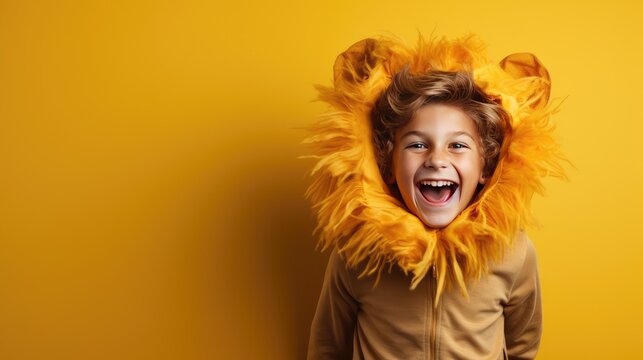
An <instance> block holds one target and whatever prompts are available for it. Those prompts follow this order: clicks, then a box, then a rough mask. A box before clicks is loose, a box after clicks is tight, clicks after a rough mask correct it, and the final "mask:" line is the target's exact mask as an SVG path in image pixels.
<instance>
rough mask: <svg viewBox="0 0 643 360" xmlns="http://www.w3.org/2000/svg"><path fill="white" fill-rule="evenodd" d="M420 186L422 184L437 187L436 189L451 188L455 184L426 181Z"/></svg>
mask: <svg viewBox="0 0 643 360" xmlns="http://www.w3.org/2000/svg"><path fill="white" fill-rule="evenodd" d="M420 184H422V185H430V186H435V187H442V186H451V185H453V182H451V181H442V180H439V181H428V180H424V181H421V182H420Z"/></svg>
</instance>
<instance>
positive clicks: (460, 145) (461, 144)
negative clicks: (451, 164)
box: [450, 143, 469, 149]
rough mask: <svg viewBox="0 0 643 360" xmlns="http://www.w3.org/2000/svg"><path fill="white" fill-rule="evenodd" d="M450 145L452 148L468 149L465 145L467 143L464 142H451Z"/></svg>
mask: <svg viewBox="0 0 643 360" xmlns="http://www.w3.org/2000/svg"><path fill="white" fill-rule="evenodd" d="M450 147H452V148H454V149H468V148H469V147H468V146H467V144H464V143H453V144H451V145H450Z"/></svg>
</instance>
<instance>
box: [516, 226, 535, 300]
mask: <svg viewBox="0 0 643 360" xmlns="http://www.w3.org/2000/svg"><path fill="white" fill-rule="evenodd" d="M510 252H511V253H512V260H511V262H512V273H513V276H512V277H513V280H512V283H513V285H512V286H511V288H512V289H515V288H516V286H518V284H520V283H523V282H525V281H530V279H537V278H538V258H537V255H536V247H535V246H534V243H533V242H532V241H531V239H530V238H529V236H528V235H527V233H526V232H525V231H523V230H521V231H519V232H518V234H517V236H516V238H515V240H514V244H513V247H512V249H510Z"/></svg>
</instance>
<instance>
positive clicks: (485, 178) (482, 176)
mask: <svg viewBox="0 0 643 360" xmlns="http://www.w3.org/2000/svg"><path fill="white" fill-rule="evenodd" d="M478 183H479V184H481V185H484V184H486V183H487V177H486V176H485V174H484V173H480V178H479V179H478Z"/></svg>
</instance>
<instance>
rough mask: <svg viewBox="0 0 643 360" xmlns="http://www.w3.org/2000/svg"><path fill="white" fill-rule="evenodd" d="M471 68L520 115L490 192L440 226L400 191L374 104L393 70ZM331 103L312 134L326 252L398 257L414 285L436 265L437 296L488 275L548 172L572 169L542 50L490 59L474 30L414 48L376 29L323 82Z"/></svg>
mask: <svg viewBox="0 0 643 360" xmlns="http://www.w3.org/2000/svg"><path fill="white" fill-rule="evenodd" d="M405 65H408V66H410V70H411V73H422V72H426V71H430V70H443V71H467V72H471V73H473V76H474V79H475V82H476V84H477V85H478V86H480V87H481V88H482V90H483V91H484V92H485V93H486V94H487V95H488V96H490V97H491V98H494V99H497V100H499V101H500V103H501V104H502V106H503V107H504V109H505V110H506V111H507V112H508V113H509V115H510V116H511V131H510V132H509V133H508V134H506V135H505V140H504V141H503V144H502V148H501V152H500V157H499V161H498V165H497V167H496V170H495V172H494V174H493V176H492V177H491V178H490V179H489V180H488V181H487V184H486V185H485V187H484V188H483V190H482V192H481V193H480V194H479V196H478V197H477V198H476V199H475V201H474V202H473V203H471V204H470V205H469V206H468V207H467V208H466V209H465V210H464V211H463V212H462V213H461V214H460V215H458V216H457V217H456V218H455V219H454V220H453V222H452V223H451V224H449V225H448V226H447V227H445V228H443V229H439V230H436V229H432V228H429V227H427V226H425V225H424V223H422V221H421V220H420V219H419V218H417V217H416V216H415V215H413V214H412V213H410V212H408V211H407V210H406V209H405V207H404V204H403V203H401V202H400V201H399V200H398V199H396V198H395V197H394V196H392V195H391V193H390V191H389V189H388V187H387V185H386V183H385V182H384V180H383V179H382V177H381V175H380V173H379V170H378V166H377V163H376V160H375V155H374V150H373V144H372V140H371V139H372V137H371V125H370V112H371V109H372V107H373V105H374V103H375V101H376V99H377V98H378V96H379V95H380V94H381V92H382V91H384V89H386V87H387V86H388V85H389V84H390V82H391V78H392V76H393V75H394V74H395V73H396V72H398V71H399V70H401V69H402V67H403V66H405ZM318 90H319V99H320V100H322V101H324V102H326V103H328V104H329V105H330V107H331V111H330V112H328V113H326V114H324V115H323V116H322V117H321V118H320V120H319V121H318V122H317V123H315V124H314V125H312V126H311V129H310V130H311V132H312V134H311V135H310V136H309V137H308V138H307V139H306V140H304V143H306V144H309V146H310V148H311V149H312V155H311V157H314V158H316V159H318V160H317V163H316V165H315V167H314V168H313V170H312V172H311V174H312V176H313V182H312V184H311V186H310V187H309V188H308V190H307V192H306V196H307V197H308V198H309V199H310V200H311V201H312V203H313V208H314V210H315V211H316V213H317V220H318V226H317V228H316V229H315V232H319V234H320V238H319V244H318V245H321V246H322V251H324V250H325V249H327V248H329V247H330V246H332V245H336V246H337V247H338V249H339V251H340V253H342V254H343V256H344V257H345V259H346V262H347V264H348V265H349V266H352V267H357V265H358V264H360V263H362V262H364V264H365V265H364V268H363V271H362V272H361V274H360V277H363V276H365V275H372V274H374V273H377V278H376V281H375V285H377V282H378V281H379V277H380V273H381V271H382V269H383V268H384V267H385V266H386V265H389V266H392V265H394V264H397V265H398V266H399V267H400V268H401V269H402V270H403V271H404V272H405V273H406V274H408V273H409V272H410V273H412V274H413V279H412V281H411V285H410V289H415V287H416V286H417V285H418V283H419V282H420V281H421V280H422V279H423V278H424V277H425V276H426V274H427V273H428V271H429V269H430V268H431V267H433V269H434V272H433V273H434V275H435V276H436V279H437V283H438V290H437V294H436V298H437V299H438V300H439V298H440V294H441V293H442V291H443V290H444V288H445V287H449V286H451V285H452V284H458V285H459V286H460V289H461V290H462V292H463V294H464V295H465V296H467V291H466V282H467V281H468V280H469V279H476V278H479V277H480V276H481V275H482V274H484V273H485V272H486V271H487V270H488V264H489V262H490V261H492V260H497V259H499V258H500V256H502V254H503V252H504V249H505V247H506V246H509V245H511V244H512V243H513V239H514V237H515V235H516V234H517V232H518V231H519V230H520V229H523V228H525V227H527V226H529V225H531V224H533V221H534V219H533V217H532V215H531V213H530V209H529V208H530V201H531V198H532V195H533V194H534V193H541V194H542V192H543V190H544V187H543V182H542V179H543V177H544V176H547V175H551V176H556V177H561V178H564V177H565V175H564V172H563V169H562V167H561V165H560V163H561V160H563V157H562V156H561V154H560V152H559V146H558V144H557V143H556V141H555V140H554V138H553V130H554V126H553V125H552V123H551V122H550V115H551V114H552V112H553V109H552V106H551V104H550V103H549V92H550V79H549V74H548V72H547V70H546V69H545V67H544V66H543V65H542V64H541V63H540V61H539V60H538V59H537V58H536V57H535V56H534V55H532V54H529V53H519V54H512V55H509V56H507V57H506V58H505V59H503V60H502V61H501V62H500V63H495V62H490V61H489V60H488V59H487V58H486V56H485V54H484V47H483V45H482V44H481V43H480V42H479V41H478V40H477V39H476V38H475V37H473V36H468V37H464V38H460V39H455V40H446V39H444V38H441V39H429V40H426V39H424V38H422V37H420V39H419V40H418V43H417V45H416V46H415V47H413V48H411V47H408V46H406V45H404V44H402V43H401V42H399V41H396V40H393V39H389V38H384V37H380V38H371V39H365V40H362V41H360V42H358V43H356V44H354V45H353V46H351V47H350V48H349V49H348V50H346V51H345V52H344V53H342V54H340V55H339V56H338V57H337V60H336V62H335V65H334V83H333V86H331V87H322V86H319V87H318Z"/></svg>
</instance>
